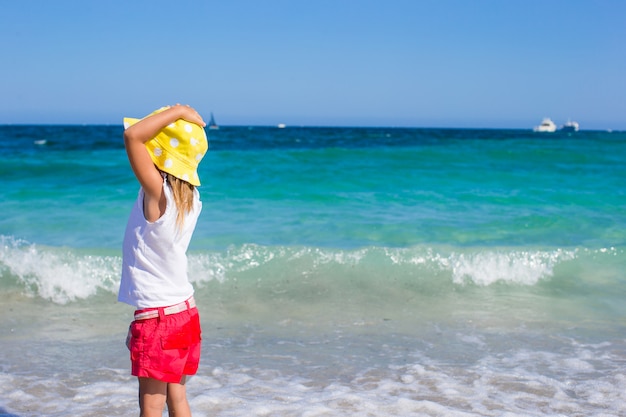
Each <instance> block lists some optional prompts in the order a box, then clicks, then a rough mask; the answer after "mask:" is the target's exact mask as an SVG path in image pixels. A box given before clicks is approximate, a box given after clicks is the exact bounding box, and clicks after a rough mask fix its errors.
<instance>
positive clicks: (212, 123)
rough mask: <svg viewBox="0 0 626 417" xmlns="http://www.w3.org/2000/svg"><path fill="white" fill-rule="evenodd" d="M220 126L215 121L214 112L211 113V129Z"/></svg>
mask: <svg viewBox="0 0 626 417" xmlns="http://www.w3.org/2000/svg"><path fill="white" fill-rule="evenodd" d="M219 128H220V127H219V126H218V125H217V123H215V117H213V113H211V120H209V129H211V130H217V129H219Z"/></svg>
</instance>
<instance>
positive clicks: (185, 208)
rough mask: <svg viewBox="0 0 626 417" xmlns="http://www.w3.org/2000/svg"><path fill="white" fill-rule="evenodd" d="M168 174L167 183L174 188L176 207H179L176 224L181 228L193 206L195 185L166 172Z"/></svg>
mask: <svg viewBox="0 0 626 417" xmlns="http://www.w3.org/2000/svg"><path fill="white" fill-rule="evenodd" d="M166 175H167V183H168V184H169V186H170V188H171V189H172V194H173V195H174V202H175V203H176V208H177V209H178V215H177V216H176V225H177V226H178V228H179V229H181V228H182V227H183V223H184V222H185V216H186V215H187V213H189V212H190V211H191V209H192V208H193V191H194V190H195V187H194V186H193V185H192V184H190V183H188V182H187V181H184V180H181V179H180V178H177V177H175V176H173V175H172V174H167V173H166Z"/></svg>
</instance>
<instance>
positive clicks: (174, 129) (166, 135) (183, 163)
mask: <svg viewBox="0 0 626 417" xmlns="http://www.w3.org/2000/svg"><path fill="white" fill-rule="evenodd" d="M165 109H167V107H162V108H160V109H158V110H156V111H154V112H152V113H150V115H149V116H152V115H153V114H156V113H159V112H162V111H163V110H165ZM146 117H148V116H146ZM139 120H140V119H133V118H130V117H125V118H124V129H128V128H129V127H130V126H132V125H134V124H135V123H137V122H138V121H139ZM146 149H147V150H148V153H149V154H150V157H151V158H152V161H153V162H154V164H155V165H156V166H157V167H158V168H159V169H160V170H161V171H163V172H167V173H168V174H172V175H173V176H175V177H176V178H180V179H181V180H183V181H187V182H188V183H190V184H193V185H196V186H197V185H200V178H199V177H198V164H199V163H200V161H201V160H202V158H203V157H204V154H205V153H206V151H207V150H208V149H209V142H208V140H207V137H206V133H205V131H204V129H203V128H202V127H201V126H199V125H197V124H195V123H191V122H188V121H186V120H183V119H178V120H177V121H175V122H174V123H172V124H170V125H168V126H166V127H164V128H163V129H161V130H160V131H159V133H157V135H156V136H155V137H154V138H152V139H150V140H149V141H148V142H146Z"/></svg>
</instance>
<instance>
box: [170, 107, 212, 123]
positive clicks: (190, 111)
mask: <svg viewBox="0 0 626 417" xmlns="http://www.w3.org/2000/svg"><path fill="white" fill-rule="evenodd" d="M174 107H175V108H176V110H177V111H178V112H179V113H178V114H179V115H180V116H179V119H183V120H187V121H188V122H192V123H195V124H197V125H200V126H202V127H204V126H206V123H205V122H204V120H203V119H202V116H200V114H199V113H198V112H197V111H196V110H195V109H194V108H193V107H191V106H189V105H186V106H184V105H182V104H177V105H176V106H174Z"/></svg>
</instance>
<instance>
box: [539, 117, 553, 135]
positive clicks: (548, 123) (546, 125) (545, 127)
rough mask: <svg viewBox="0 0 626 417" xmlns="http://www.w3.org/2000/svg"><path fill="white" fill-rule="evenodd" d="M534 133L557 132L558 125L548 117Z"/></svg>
mask: <svg viewBox="0 0 626 417" xmlns="http://www.w3.org/2000/svg"><path fill="white" fill-rule="evenodd" d="M533 131H534V132H555V131H556V125H555V124H554V122H553V121H552V120H551V119H550V118H549V117H546V118H545V119H543V120H542V121H541V124H540V125H539V126H535V127H534V128H533Z"/></svg>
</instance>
